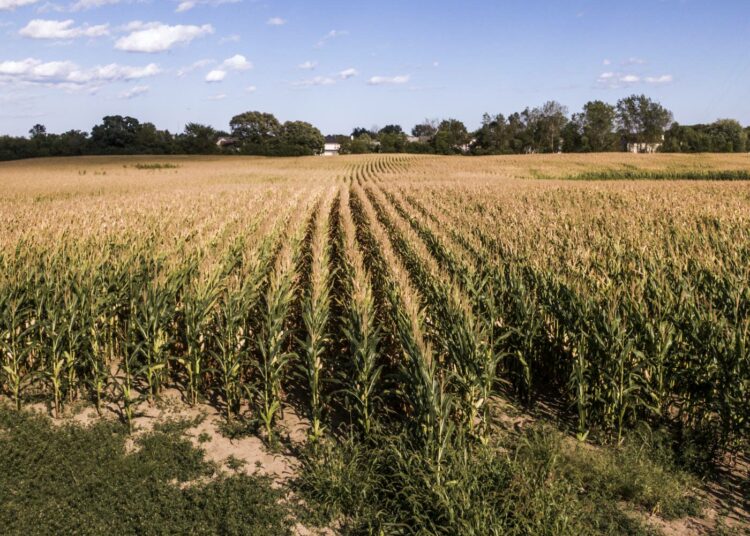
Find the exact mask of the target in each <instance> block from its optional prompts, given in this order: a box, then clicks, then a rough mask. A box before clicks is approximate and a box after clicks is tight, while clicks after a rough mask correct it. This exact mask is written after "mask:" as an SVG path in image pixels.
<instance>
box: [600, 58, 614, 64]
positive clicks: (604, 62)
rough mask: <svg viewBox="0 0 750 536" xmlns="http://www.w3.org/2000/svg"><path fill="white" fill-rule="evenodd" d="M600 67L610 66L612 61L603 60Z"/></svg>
mask: <svg viewBox="0 0 750 536" xmlns="http://www.w3.org/2000/svg"><path fill="white" fill-rule="evenodd" d="M602 65H612V61H610V60H608V59H607V58H604V59H603V60H602Z"/></svg>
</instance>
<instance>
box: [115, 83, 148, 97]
mask: <svg viewBox="0 0 750 536" xmlns="http://www.w3.org/2000/svg"><path fill="white" fill-rule="evenodd" d="M149 89H150V88H149V87H148V86H135V87H131V88H130V89H126V90H125V91H123V92H122V93H120V94H119V95H118V97H119V98H121V99H132V98H135V97H137V96H139V95H143V94H145V93H148V90H149Z"/></svg>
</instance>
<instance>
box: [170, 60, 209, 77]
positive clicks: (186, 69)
mask: <svg viewBox="0 0 750 536" xmlns="http://www.w3.org/2000/svg"><path fill="white" fill-rule="evenodd" d="M212 63H213V60H198V61H196V62H194V63H192V64H190V65H188V66H187V67H182V68H180V69H178V70H177V76H179V77H180V78H182V77H183V76H185V75H186V74H190V73H192V72H193V71H196V70H198V69H202V68H203V67H207V66H209V65H211V64H212Z"/></svg>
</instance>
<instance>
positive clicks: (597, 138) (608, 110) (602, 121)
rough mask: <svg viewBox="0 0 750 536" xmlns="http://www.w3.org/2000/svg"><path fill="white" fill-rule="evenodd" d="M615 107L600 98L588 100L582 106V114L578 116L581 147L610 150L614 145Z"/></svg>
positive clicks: (594, 150) (598, 150) (588, 149)
mask: <svg viewBox="0 0 750 536" xmlns="http://www.w3.org/2000/svg"><path fill="white" fill-rule="evenodd" d="M616 117H617V112H616V110H615V107H614V106H612V105H611V104H607V103H606V102H602V101H600V100H596V101H589V102H587V103H586V104H584V106H583V114H581V116H579V117H578V118H577V119H578V121H577V122H578V123H579V124H580V126H581V135H582V147H583V150H585V151H592V152H595V153H600V152H604V151H612V150H614V149H615V146H616V141H617V138H616V135H615V119H616Z"/></svg>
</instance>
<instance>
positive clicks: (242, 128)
mask: <svg viewBox="0 0 750 536" xmlns="http://www.w3.org/2000/svg"><path fill="white" fill-rule="evenodd" d="M749 136H750V128H743V127H742V126H741V125H740V123H739V122H737V121H735V120H732V119H721V120H718V121H716V122H714V123H712V124H710V125H692V126H683V125H679V124H678V123H676V122H674V121H673V116H672V112H670V111H669V110H667V109H666V108H665V107H663V106H662V105H661V104H659V103H658V102H655V101H653V100H651V99H650V98H648V97H646V96H645V95H631V96H629V97H626V98H623V99H620V100H619V101H617V103H616V104H614V105H613V104H609V103H606V102H603V101H599V100H597V101H591V102H587V103H586V104H585V105H584V106H583V109H582V110H581V111H580V112H578V113H574V114H572V115H569V114H568V109H567V108H566V107H565V106H563V105H562V104H560V103H558V102H555V101H550V102H547V103H545V104H544V105H542V106H539V107H537V108H526V109H525V110H523V111H521V112H515V113H512V114H510V115H508V116H505V115H503V114H496V115H491V114H485V115H484V116H483V118H482V124H481V126H480V127H479V129H478V130H476V131H473V132H472V131H470V130H469V129H467V128H466V125H465V124H464V123H462V122H461V121H459V120H457V119H446V120H442V121H441V120H425V121H424V122H422V123H420V124H418V125H416V126H414V128H412V130H411V135H407V133H406V132H405V131H404V130H403V128H402V127H401V126H400V125H387V126H385V127H383V128H372V129H365V128H355V129H354V130H353V131H352V133H351V134H349V135H337V136H329V137H328V138H327V139H326V138H324V137H323V135H322V134H321V132H320V130H318V129H317V128H316V127H314V126H313V125H311V124H310V123H305V122H303V121H287V122H285V123H281V122H280V121H279V120H278V119H276V117H274V116H273V115H272V114H269V113H262V112H245V113H242V114H239V115H236V116H234V117H233V118H232V120H231V121H230V123H229V131H221V130H216V129H214V128H213V127H211V126H208V125H201V124H198V123H188V124H187V125H186V126H185V129H184V130H183V132H181V133H178V134H172V133H171V132H169V131H168V130H159V129H157V128H156V127H155V126H154V125H153V124H152V123H141V122H139V121H138V120H137V119H135V118H133V117H127V116H125V117H123V116H119V115H115V116H107V117H105V118H104V119H103V120H102V122H101V124H98V125H96V126H94V127H93V128H92V129H91V133H88V132H84V131H80V130H70V131H68V132H64V133H62V134H50V133H48V132H47V130H46V129H45V127H44V126H43V125H35V126H34V127H33V128H32V129H31V130H30V131H29V136H28V137H12V136H0V160H12V159H18V158H31V157H42V156H80V155H111V154H115V155H116V154H153V155H163V154H220V153H231V154H248V155H265V156H306V155H315V154H320V153H322V152H323V148H324V144H325V142H326V140H328V141H329V142H336V143H338V144H340V146H341V148H340V152H341V153H342V154H361V153H374V152H380V153H426V154H472V155H498V154H526V153H556V152H570V153H585V152H606V151H623V150H627V149H628V146H629V144H638V146H639V148H641V149H646V150H649V151H654V150H658V151H663V152H746V151H748V149H750V144H749V143H748V137H749Z"/></svg>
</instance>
